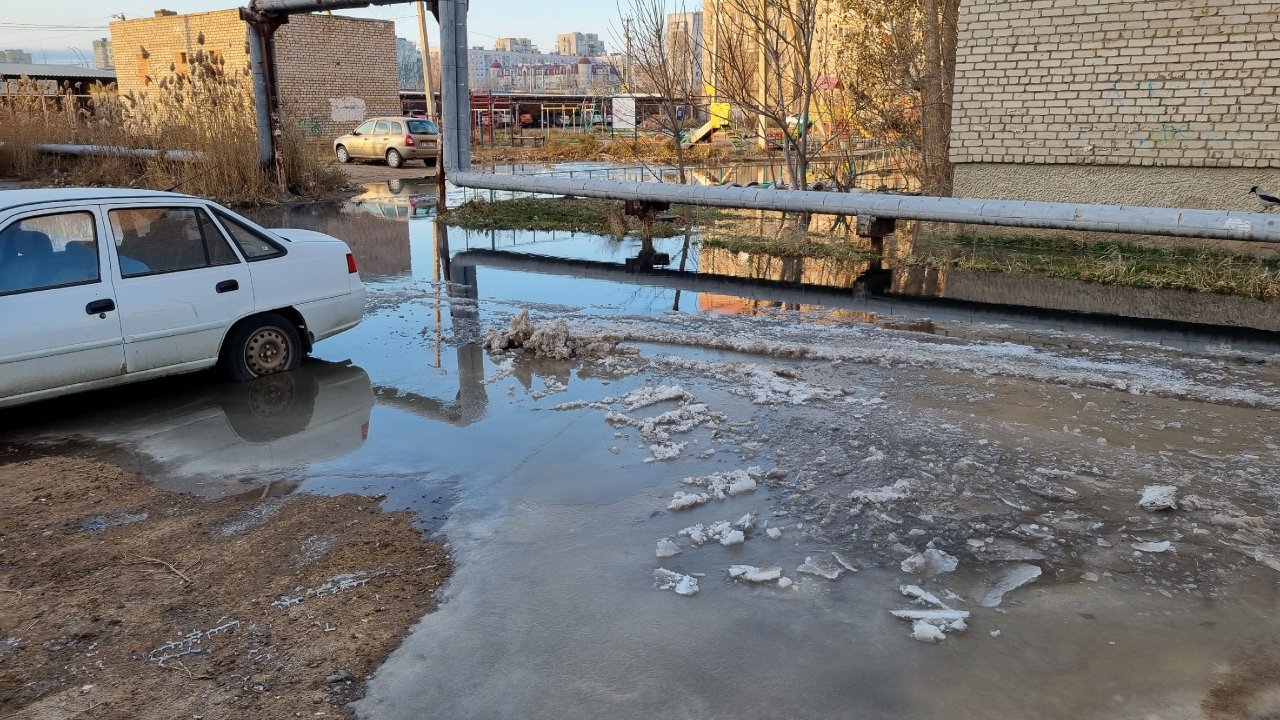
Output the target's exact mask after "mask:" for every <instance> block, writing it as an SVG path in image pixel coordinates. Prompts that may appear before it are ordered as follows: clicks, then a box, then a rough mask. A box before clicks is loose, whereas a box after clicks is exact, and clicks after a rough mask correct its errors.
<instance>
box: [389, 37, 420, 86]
mask: <svg viewBox="0 0 1280 720" xmlns="http://www.w3.org/2000/svg"><path fill="white" fill-rule="evenodd" d="M396 74H397V76H398V77H399V80H400V89H401V90H421V89H422V88H423V83H422V51H421V50H420V49H419V48H418V46H417V44H415V43H412V42H409V41H408V40H405V39H404V38H402V37H398V38H396Z"/></svg>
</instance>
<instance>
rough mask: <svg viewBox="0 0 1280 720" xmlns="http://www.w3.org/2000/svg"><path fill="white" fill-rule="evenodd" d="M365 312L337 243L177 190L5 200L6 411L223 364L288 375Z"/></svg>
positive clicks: (0, 196) (1, 349)
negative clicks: (265, 223) (266, 224)
mask: <svg viewBox="0 0 1280 720" xmlns="http://www.w3.org/2000/svg"><path fill="white" fill-rule="evenodd" d="M364 306H365V289H364V283H362V282H361V281H360V274H359V273H358V272H357V270H356V261H355V257H354V256H353V255H352V254H351V250H350V249H349V248H348V247H347V245H346V243H344V242H342V241H341V240H338V239H336V238H332V237H329V236H328V235H323V234H321V233H317V232H311V231H308V230H265V229H263V228H261V227H259V226H258V225H256V224H254V223H252V222H250V221H249V220H246V219H245V218H243V217H241V216H239V215H237V214H235V213H233V212H231V211H230V210H227V209H226V208H224V207H222V206H220V205H217V204H216V203H213V202H210V201H208V200H204V199H201V198H198V197H191V196H189V195H181V194H176V193H167V192H155V191H148V190H123V189H119V190H115V189H112V190H104V189H93V188H78V189H58V190H6V191H0V407H7V406H11V405H20V404H23V403H29V402H34V401H36V400H43V399H45V398H50V397H54V396H57V395H66V394H69V393H74V392H80V391H84V390H93V389H97V388H103V387H108V386H111V385H120V384H123V383H128V382H133V381H136V380H145V379H148V378H154V377H159V376H161V375H174V374H177V373H184V372H192V371H196V370H202V369H205V368H209V367H213V366H214V365H221V366H222V367H223V369H224V370H225V371H226V373H227V374H228V375H229V376H230V377H231V378H233V379H235V380H251V379H253V378H255V377H260V376H263V375H270V374H272V373H276V372H280V371H284V370H291V369H293V368H296V367H297V366H298V364H299V363H300V362H301V360H302V357H303V356H304V355H305V354H306V353H308V352H309V351H310V350H311V347H312V345H313V344H314V343H316V342H318V341H320V340H323V339H325V338H327V337H331V336H333V335H336V334H338V333H340V332H342V331H344V330H348V329H350V328H352V327H355V326H356V325H357V324H358V323H359V322H360V320H361V318H362V317H363V315H364Z"/></svg>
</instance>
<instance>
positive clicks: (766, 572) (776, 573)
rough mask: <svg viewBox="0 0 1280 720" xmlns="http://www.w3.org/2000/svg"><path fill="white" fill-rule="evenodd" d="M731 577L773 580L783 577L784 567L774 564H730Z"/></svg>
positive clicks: (750, 579)
mask: <svg viewBox="0 0 1280 720" xmlns="http://www.w3.org/2000/svg"><path fill="white" fill-rule="evenodd" d="M729 577H731V578H733V579H734V580H746V581H748V582H771V581H773V580H777V579H778V578H780V577H782V568H780V567H777V566H776V565H774V566H766V567H756V566H755V565H730V566H729Z"/></svg>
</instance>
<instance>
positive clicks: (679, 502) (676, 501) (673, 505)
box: [667, 490, 711, 510]
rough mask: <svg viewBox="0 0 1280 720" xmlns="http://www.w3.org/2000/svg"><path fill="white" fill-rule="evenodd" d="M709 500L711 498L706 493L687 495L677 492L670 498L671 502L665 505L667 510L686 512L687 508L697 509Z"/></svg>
mask: <svg viewBox="0 0 1280 720" xmlns="http://www.w3.org/2000/svg"><path fill="white" fill-rule="evenodd" d="M710 499H711V496H710V495H707V494H706V493H687V492H683V491H679V490H677V491H676V494H674V495H672V496H671V502H670V503H668V504H667V509H668V510H688V509H689V508H692V507H697V506H699V505H701V504H703V503H705V502H707V501H708V500H710Z"/></svg>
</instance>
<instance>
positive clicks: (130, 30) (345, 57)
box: [110, 9, 401, 142]
mask: <svg viewBox="0 0 1280 720" xmlns="http://www.w3.org/2000/svg"><path fill="white" fill-rule="evenodd" d="M110 27H111V42H112V44H113V45H114V46H115V47H119V48H121V55H120V56H119V57H118V58H117V60H118V61H119V64H118V65H117V68H116V75H117V82H118V87H119V92H120V94H121V95H132V96H133V97H135V98H138V99H140V100H141V101H142V102H141V103H140V105H141V106H142V107H143V108H145V107H146V105H147V102H148V101H152V102H156V101H160V100H161V99H162V98H163V93H164V92H165V89H164V87H162V86H163V85H164V84H165V83H164V81H165V80H170V79H172V78H174V77H175V76H186V75H188V73H190V72H191V69H192V66H193V64H195V63H199V64H200V65H201V66H203V67H206V68H208V69H209V70H210V71H212V72H214V73H218V74H221V75H224V76H225V77H227V78H228V82H231V83H236V84H237V86H238V87H237V89H238V90H239V91H242V92H243V93H244V94H245V96H246V98H247V99H248V102H247V103H246V104H247V105H248V106H249V107H252V106H253V99H252V98H253V85H252V83H251V82H250V81H249V79H248V70H249V28H248V25H247V24H246V23H245V22H244V20H242V19H241V18H240V11H239V10H238V9H230V10H219V11H215V12H206V13H191V14H185V15H177V14H164V15H161V14H160V13H156V15H155V17H150V18H140V19H137V20H121V21H117V22H113V23H111V25H110ZM275 50H276V72H277V79H278V80H279V87H280V97H281V100H282V101H283V106H284V115H285V118H286V121H287V122H288V123H289V124H290V125H292V126H293V127H296V128H299V129H300V130H301V131H302V134H303V135H304V136H305V137H307V138H308V139H311V140H314V141H316V142H328V141H330V140H332V138H334V137H335V136H337V135H340V134H342V133H345V132H349V131H350V130H351V129H352V128H354V127H355V126H356V125H358V124H359V123H360V122H361V121H362V120H364V119H365V118H367V117H372V116H376V115H399V114H400V112H401V110H400V93H399V73H398V67H397V63H396V35H395V24H394V23H392V22H390V21H387V20H365V19H360V18H351V17H344V16H341V15H322V14H318V13H315V14H312V13H308V14H301V15H293V16H291V17H290V18H289V22H288V23H285V24H284V25H281V26H280V29H279V30H278V31H277V32H276V35H275ZM169 87H172V85H170V86H169Z"/></svg>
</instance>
